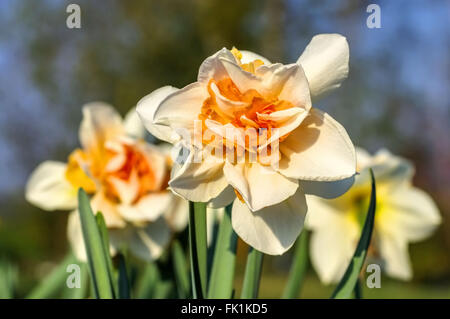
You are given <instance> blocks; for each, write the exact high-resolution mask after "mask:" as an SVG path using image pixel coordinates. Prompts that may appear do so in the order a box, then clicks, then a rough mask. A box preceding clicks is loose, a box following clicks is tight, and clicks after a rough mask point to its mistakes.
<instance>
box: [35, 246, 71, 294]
mask: <svg viewBox="0 0 450 319" xmlns="http://www.w3.org/2000/svg"><path fill="white" fill-rule="evenodd" d="M73 263H76V259H75V257H74V256H73V255H72V254H68V255H67V256H66V257H65V258H64V259H63V261H62V262H61V263H60V264H59V265H58V266H56V267H55V269H54V270H52V272H50V274H48V275H47V276H46V277H45V278H44V279H43V280H42V281H41V282H40V283H39V285H38V286H36V287H35V288H34V289H33V290H32V291H31V292H30V293H29V294H28V296H27V297H26V298H28V299H47V298H55V297H56V295H57V294H58V292H60V291H61V290H62V289H63V288H64V287H66V280H67V276H68V275H69V274H68V273H67V265H69V264H73Z"/></svg>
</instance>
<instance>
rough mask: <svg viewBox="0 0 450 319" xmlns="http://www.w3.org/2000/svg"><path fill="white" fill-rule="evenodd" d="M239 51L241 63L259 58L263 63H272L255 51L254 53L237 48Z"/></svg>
mask: <svg viewBox="0 0 450 319" xmlns="http://www.w3.org/2000/svg"><path fill="white" fill-rule="evenodd" d="M239 52H241V53H242V58H241V63H242V64H246V63H250V62H254V61H255V60H261V61H262V62H263V63H264V65H270V64H272V62H270V61H269V60H268V59H267V58H265V57H263V56H262V55H259V54H257V53H254V52H252V51H248V50H239Z"/></svg>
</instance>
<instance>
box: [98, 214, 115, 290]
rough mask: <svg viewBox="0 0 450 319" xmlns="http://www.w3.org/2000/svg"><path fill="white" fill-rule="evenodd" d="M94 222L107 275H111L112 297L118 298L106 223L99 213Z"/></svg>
mask: <svg viewBox="0 0 450 319" xmlns="http://www.w3.org/2000/svg"><path fill="white" fill-rule="evenodd" d="M95 221H96V222H97V227H98V229H99V231H100V235H101V237H102V243H103V250H104V251H105V255H106V261H107V263H108V270H109V273H110V274H111V278H110V280H111V282H112V285H113V289H114V296H118V295H119V290H118V285H117V280H116V279H117V278H116V277H117V276H116V273H117V272H116V271H115V269H114V265H113V261H112V258H111V254H110V252H109V236H108V228H107V227H106V223H105V218H104V217H103V214H102V213H101V212H98V213H97V214H96V215H95Z"/></svg>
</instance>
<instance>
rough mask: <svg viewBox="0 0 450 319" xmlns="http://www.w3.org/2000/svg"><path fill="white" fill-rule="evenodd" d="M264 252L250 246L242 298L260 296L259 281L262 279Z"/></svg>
mask: <svg viewBox="0 0 450 319" xmlns="http://www.w3.org/2000/svg"><path fill="white" fill-rule="evenodd" d="M262 262H263V253H262V252H260V251H258V250H256V249H254V248H252V247H250V249H249V251H248V255H247V264H246V265H245V273H244V282H243V283H242V292H241V299H255V298H258V291H259V282H260V280H261V271H262Z"/></svg>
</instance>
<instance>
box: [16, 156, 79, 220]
mask: <svg viewBox="0 0 450 319" xmlns="http://www.w3.org/2000/svg"><path fill="white" fill-rule="evenodd" d="M66 167H67V165H66V164H65V163H62V162H56V161H45V162H43V163H41V164H39V165H38V167H36V169H35V170H34V171H33V172H32V173H31V176H30V177H29V179H28V182H27V185H26V187H25V198H26V200H27V201H28V202H30V203H31V204H33V205H35V206H37V207H39V208H42V209H44V210H49V211H52V210H58V209H61V210H72V209H74V208H76V207H77V205H78V202H77V189H76V188H75V187H73V186H72V185H71V184H70V183H69V182H68V181H67V180H66V178H65V172H66Z"/></svg>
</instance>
